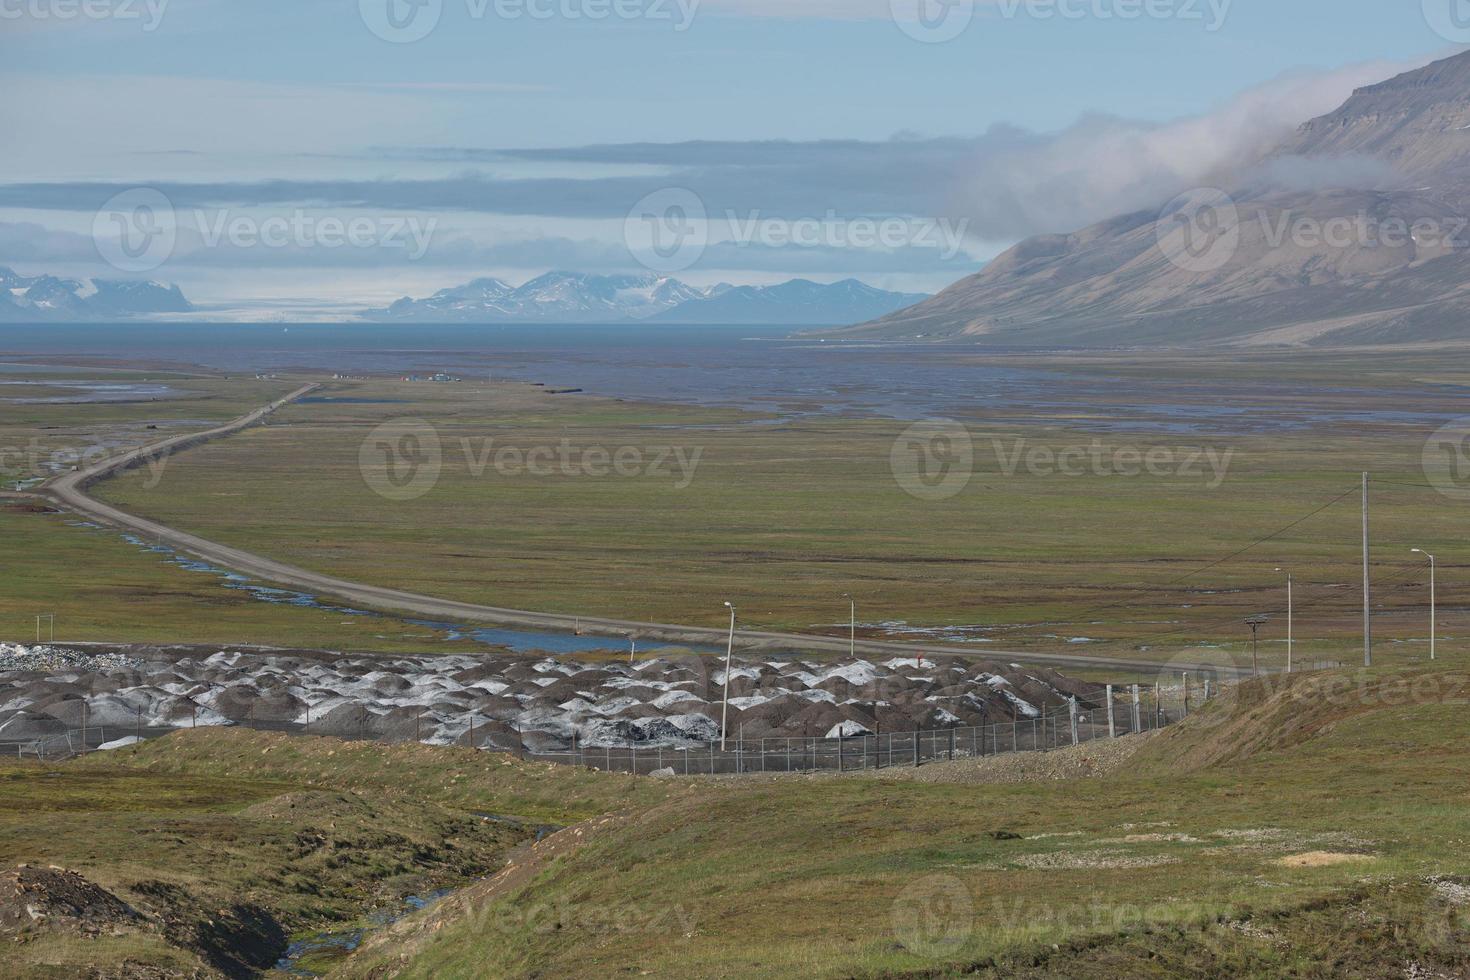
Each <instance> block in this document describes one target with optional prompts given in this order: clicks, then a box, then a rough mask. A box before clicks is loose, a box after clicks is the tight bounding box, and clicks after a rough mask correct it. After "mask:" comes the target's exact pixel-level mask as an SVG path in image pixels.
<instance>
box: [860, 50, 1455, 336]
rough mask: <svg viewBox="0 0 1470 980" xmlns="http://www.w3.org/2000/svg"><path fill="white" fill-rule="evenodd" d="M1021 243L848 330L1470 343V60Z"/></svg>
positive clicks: (1379, 89) (1371, 95) (1380, 88)
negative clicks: (1166, 195)
mask: <svg viewBox="0 0 1470 980" xmlns="http://www.w3.org/2000/svg"><path fill="white" fill-rule="evenodd" d="M1220 183H1221V185H1222V186H1221V188H1219V189H1201V190H1200V191H1197V192H1194V193H1192V194H1189V195H1186V196H1184V197H1182V198H1180V199H1176V200H1175V201H1173V202H1170V203H1169V204H1167V205H1165V206H1164V207H1163V208H1162V209H1161V210H1149V211H1143V212H1136V213H1133V214H1128V215H1123V216H1120V217H1117V218H1114V219H1111V220H1109V221H1105V222H1102V223H1100V224H1097V225H1094V226H1092V227H1090V228H1086V229H1083V230H1081V231H1078V232H1075V233H1072V234H1058V235H1048V236H1041V237H1037V238H1032V239H1029V240H1027V241H1024V242H1021V243H1020V244H1018V245H1017V246H1015V247H1014V248H1012V249H1011V250H1010V251H1008V252H1007V253H1005V254H1004V255H1002V256H1000V257H999V258H997V259H996V260H995V261H994V262H992V263H991V264H990V265H989V266H987V267H986V268H985V269H984V270H983V271H981V272H980V273H978V274H976V275H974V276H971V277H969V278H967V279H964V280H962V281H961V282H958V283H956V284H955V285H953V286H951V287H950V288H949V289H946V290H944V291H943V292H941V293H940V294H939V295H937V296H935V297H934V298H933V299H931V300H929V301H927V302H925V303H921V304H919V305H917V306H914V307H912V308H909V309H905V310H902V311H899V312H897V313H895V314H892V315H890V316H888V317H884V318H882V319H880V320H876V321H873V322H870V323H867V324H864V325H861V326H859V327H855V328H852V329H851V330H850V331H848V333H849V334H853V335H859V336H871V337H881V338H888V339H915V338H919V339H925V340H945V339H962V340H973V341H978V342H983V343H987V344H998V345H1017V346H1033V345H1079V346H1112V345H1134V344H1139V345H1190V344H1197V343H1250V344H1272V343H1291V344H1363V343H1406V342H1422V341H1445V340H1459V339H1466V338H1470V326H1467V324H1470V289H1467V287H1466V284H1467V282H1470V220H1467V217H1466V215H1467V213H1470V53H1467V54H1462V55H1458V56H1456V57H1454V58H1450V59H1448V60H1445V61H1441V62H1437V63H1435V64H1432V65H1429V66H1427V67H1425V68H1422V69H1419V70H1417V71H1413V72H1408V73H1406V74H1404V75H1401V76H1399V77H1397V78H1393V79H1390V80H1388V81H1386V82H1383V83H1381V84H1379V85H1374V86H1370V87H1367V88H1364V89H1360V90H1358V91H1357V92H1356V93H1354V95H1353V96H1352V98H1350V99H1349V100H1348V101H1347V102H1346V103H1345V104H1344V105H1343V106H1342V107H1341V108H1339V109H1338V110H1337V111H1336V112H1333V113H1330V114H1329V115H1326V116H1323V117H1321V118H1319V119H1315V120H1312V121H1310V122H1308V123H1306V124H1305V125H1303V126H1302V127H1301V128H1300V129H1299V130H1298V132H1297V133H1296V134H1295V135H1294V136H1293V137H1292V138H1291V139H1290V140H1288V141H1287V142H1286V143H1285V144H1283V145H1281V146H1280V147H1278V148H1276V149H1275V150H1274V151H1272V152H1271V153H1269V154H1267V155H1266V156H1265V158H1263V159H1262V160H1260V161H1259V162H1258V163H1257V164H1256V165H1255V166H1253V167H1251V168H1250V169H1249V170H1247V171H1245V172H1241V173H1238V174H1234V175H1230V176H1229V177H1227V178H1226V179H1223V180H1222V181H1220Z"/></svg>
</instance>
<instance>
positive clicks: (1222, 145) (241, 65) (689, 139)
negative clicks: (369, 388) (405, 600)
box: [0, 0, 1470, 311]
mask: <svg viewBox="0 0 1470 980" xmlns="http://www.w3.org/2000/svg"><path fill="white" fill-rule="evenodd" d="M1465 43H1470V2H1467V0H1395V2H1393V3H1385V2H1384V0H0V86H3V91H4V93H5V96H4V98H3V99H0V133H3V134H4V141H5V149H4V152H3V154H0V265H7V266H10V267H12V268H14V269H15V270H17V271H18V272H20V273H22V274H26V275H34V274H39V273H52V274H58V275H67V276H74V277H79V278H80V277H90V276H103V277H109V278H148V279H156V280H161V281H167V282H177V283H178V284H180V286H181V287H182V288H183V289H184V291H185V293H186V294H187V295H189V296H190V298H191V299H194V300H196V301H198V302H202V303H205V304H213V305H215V306H216V307H218V308H220V309H238V310H246V309H249V310H255V311H260V310H276V311H279V309H281V308H288V309H293V310H310V309H320V310H327V311H331V310H346V309H351V308H355V307H361V306H364V305H375V304H385V303H387V302H390V301H391V300H393V299H395V298H397V297H400V296H404V295H413V296H422V295H426V294H428V293H431V292H433V291H434V290H437V289H440V288H443V287H447V286H451V285H455V284H458V283H462V282H465V281H467V280H470V279H473V278H476V277H479V276H496V277H499V278H503V279H506V280H507V281H509V282H511V283H520V282H522V281H525V280H527V279H529V278H532V277H533V276H535V275H538V274H540V273H542V272H545V271H548V270H551V269H566V270H571V271H579V272H589V273H637V274H657V275H664V274H668V275H674V276H677V277H678V278H680V279H683V280H685V281H687V282H690V283H694V284H699V285H707V284H712V283H715V282H720V281H729V282H737V283H745V282H752V283H768V282H779V281H784V280H785V279H789V278H793V277H796V276H802V277H807V278H812V279H817V280H820V281H832V280H837V279H841V278H846V277H849V276H852V277H857V278H861V279H863V280H865V281H867V282H870V283H872V284H874V285H878V286H882V287H886V288H894V289H903V290H910V291H936V290H938V289H940V288H942V287H943V286H945V285H947V284H948V283H950V282H953V281H955V280H957V279H959V278H962V277H963V276H965V275H968V274H970V273H972V272H974V271H976V270H977V269H979V268H980V267H982V266H983V264H984V262H985V261H987V260H988V259H990V258H992V257H994V256H995V255H997V254H999V253H1000V252H1001V251H1003V250H1004V249H1005V248H1007V247H1009V246H1010V245H1012V244H1014V243H1015V242H1016V241H1018V240H1020V239H1022V238H1025V237H1027V236H1029V235H1033V234H1038V233H1046V232H1067V231H1072V230H1076V229H1077V228H1080V227H1085V226H1086V225H1087V224H1089V223H1091V222H1094V221H1098V220H1102V219H1104V218H1106V217H1109V216H1112V215H1115V214H1118V213H1122V212H1125V211H1129V210H1137V209H1140V208H1146V207H1157V206H1158V205H1159V204H1162V203H1163V202H1164V201H1167V200H1168V199H1170V198H1172V197H1173V196H1175V195H1176V194H1178V193H1179V192H1181V191H1183V190H1187V189H1190V188H1193V187H1199V186H1208V185H1209V182H1210V180H1211V178H1212V176H1215V175H1218V174H1219V173H1220V172H1221V171H1222V169H1226V168H1229V167H1231V166H1235V165H1238V164H1239V163H1241V162H1242V161H1244V160H1249V159H1250V158H1252V156H1253V155H1255V154H1259V153H1260V152H1262V151H1263V150H1264V149H1266V148H1268V147H1269V146H1270V145H1271V144H1272V143H1273V142H1274V141H1275V140H1277V139H1279V138H1281V136H1282V135H1283V134H1285V133H1287V132H1289V131H1290V129H1291V128H1292V127H1294V126H1295V125H1297V124H1299V123H1301V122H1303V121H1305V120H1306V119H1308V118H1311V117H1312V116H1315V115H1319V114H1321V113H1324V112H1327V111H1330V110H1331V109H1333V108H1335V107H1336V106H1337V105H1338V104H1340V103H1341V102H1342V100H1343V99H1344V98H1346V97H1347V96H1348V95H1349V94H1350V93H1351V91H1352V89H1353V88H1354V87H1356V86H1359V85H1363V84H1368V83H1371V82H1373V81H1377V80H1380V79H1382V78H1386V77H1389V76H1391V75H1393V74H1395V73H1397V72H1400V71H1404V70H1408V69H1411V68H1414V67H1417V66H1419V65H1422V64H1425V63H1427V62H1428V61H1430V60H1433V59H1435V58H1438V57H1444V56H1447V55H1450V54H1453V53H1456V52H1457V51H1459V50H1461V48H1460V45H1462V44H1465ZM164 232H166V234H165V233H164ZM138 236H142V237H138ZM144 245H146V246H147V247H143V246H144Z"/></svg>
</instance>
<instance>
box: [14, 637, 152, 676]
mask: <svg viewBox="0 0 1470 980" xmlns="http://www.w3.org/2000/svg"><path fill="white" fill-rule="evenodd" d="M142 665H143V662H142V661H141V660H135V659H134V658H132V657H127V656H124V655H123V654H120V653H85V652H82V651H80V650H67V649H65V648H64V647H53V646H33V647H26V646H21V645H19V644H16V643H0V673H4V672H8V671H25V670H30V671H42V672H47V671H72V670H77V671H100V672H103V673H105V672H107V671H110V670H128V669H132V668H136V667H141V666H142Z"/></svg>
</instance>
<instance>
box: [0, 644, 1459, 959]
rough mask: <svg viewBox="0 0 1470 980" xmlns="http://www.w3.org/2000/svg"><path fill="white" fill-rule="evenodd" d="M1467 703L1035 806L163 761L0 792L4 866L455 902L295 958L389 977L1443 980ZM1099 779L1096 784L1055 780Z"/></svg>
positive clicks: (1237, 709) (232, 743) (370, 763)
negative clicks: (486, 816) (327, 954)
mask: <svg viewBox="0 0 1470 980" xmlns="http://www.w3.org/2000/svg"><path fill="white" fill-rule="evenodd" d="M1467 698H1470V675H1467V674H1466V673H1465V672H1463V671H1460V670H1458V669H1457V668H1456V667H1454V666H1453V665H1441V666H1439V667H1437V668H1433V669H1424V668H1419V669H1414V670H1411V671H1403V670H1390V669H1377V670H1375V671H1371V672H1361V671H1355V672H1325V673H1317V674H1311V675H1298V676H1296V677H1294V678H1291V679H1286V678H1282V677H1277V678H1272V679H1269V680H1265V681H1257V682H1251V683H1249V684H1246V685H1243V686H1242V687H1241V688H1239V689H1238V690H1237V691H1235V692H1234V693H1233V694H1232V695H1231V696H1228V697H1225V698H1222V699H1220V700H1217V701H1214V702H1212V703H1211V704H1210V706H1209V707H1207V708H1206V709H1204V710H1202V711H1200V712H1198V713H1196V714H1195V715H1194V716H1193V717H1192V718H1191V719H1189V720H1188V721H1186V722H1184V723H1183V724H1181V725H1179V726H1177V727H1175V728H1171V729H1168V730H1166V731H1165V732H1163V733H1160V734H1158V735H1154V736H1149V737H1144V738H1142V739H1137V738H1133V737H1130V738H1127V739H1123V740H1121V741H1120V742H1118V743H1113V744H1110V745H1096V744H1094V745H1084V746H1082V747H1081V748H1080V749H1065V750H1061V751H1060V752H1058V753H1054V754H1048V755H1045V756H1038V757H1032V758H1035V759H1038V760H1039V765H1040V767H1041V769H1042V770H1043V771H1051V772H1053V773H1055V774H1057V776H1056V777H1054V778H1045V777H1043V776H1036V775H1033V776H1030V777H1028V778H1025V779H1022V780H1021V781H993V780H991V779H990V778H989V777H988V776H987V774H988V773H992V772H994V773H999V772H1003V771H1004V766H1005V764H1006V762H1007V759H1006V758H1004V757H1002V758H999V759H994V758H992V759H988V760H980V761H978V762H968V761H960V762H956V763H940V764H935V765H932V766H926V767H925V768H924V769H921V770H918V771H917V773H916V774H915V773H914V772H913V771H912V770H902V771H891V770H890V771H886V772H884V773H880V774H876V775H875V774H873V773H852V774H849V775H847V776H841V777H839V776H836V775H826V776H821V777H806V776H803V777H770V778H764V777H749V778H739V779H735V778H709V777H695V778H693V779H688V780H686V779H673V780H669V781H660V780H654V779H649V778H636V779H635V778H633V777H629V776H625V775H615V774H603V773H597V772H594V771H586V770H573V769H567V768H555V767H550V766H544V765H525V764H522V763H520V762H518V761H516V760H514V759H510V758H506V757H502V756H498V755H488V754H483V753H473V752H470V751H467V750H462V749H448V748H439V747H429V746H380V745H374V744H369V743H344V742H339V741H336V740H333V739H326V738H299V737H298V738H292V737H288V736H283V735H274V734H266V733H258V732H246V731H228V730H218V731H208V732H205V731H200V732H180V733H177V734H175V735H172V736H170V737H168V738H165V739H161V740H158V741H155V742H151V743H148V744H146V745H144V746H142V747H140V748H136V749H125V750H120V751H115V752H111V753H103V754H99V755H94V756H91V757H89V758H87V759H85V760H75V761H72V762H68V763H62V764H58V765H54V766H48V767H38V766H34V765H16V764H10V765H5V766H0V782H3V784H4V788H5V790H6V792H5V794H4V796H5V802H4V803H3V805H0V862H3V863H5V864H11V863H15V862H30V863H32V864H35V865H40V866H43V867H44V866H46V865H47V864H55V865H60V866H65V867H67V868H70V869H73V870H76V871H78V872H80V873H82V874H84V875H86V876H87V878H88V879H89V880H92V881H94V882H96V883H98V884H100V885H102V886H103V887H106V888H108V889H109V890H112V891H113V892H114V893H115V894H117V895H119V896H120V897H122V898H123V899H124V900H126V901H129V902H131V903H134V904H136V905H137V906H139V907H141V908H143V909H146V910H148V911H149V912H150V913H158V914H162V915H165V916H173V917H174V919H176V920H177V921H178V922H180V923H189V922H194V923H195V924H196V925H197V921H196V919H197V917H198V916H199V915H201V914H203V913H204V912H205V911H206V910H209V909H216V912H215V913H214V914H215V915H217V916H220V917H221V919H222V920H223V921H230V920H229V919H228V918H227V916H226V912H229V914H230V915H236V916H238V915H240V914H241V912H240V910H241V909H244V908H247V907H248V908H254V909H256V910H259V911H261V912H263V914H265V915H268V916H269V917H270V920H271V921H273V922H275V923H277V924H278V925H279V926H280V927H281V928H282V929H284V930H285V931H286V932H288V933H289V934H292V935H309V934H311V933H312V932H314V931H315V930H317V929H321V928H323V927H328V928H330V927H333V926H334V925H341V924H344V923H345V924H351V923H354V922H357V921H359V920H360V918H361V917H362V916H363V914H364V912H365V911H366V910H367V909H370V908H375V907H385V906H386V907H391V906H392V905H393V902H394V900H395V897H396V896H399V895H403V894H411V893H414V892H415V891H416V890H420V889H423V888H426V887H428V886H429V885H431V884H435V883H438V884H451V885H455V884H458V885H460V886H462V887H461V888H460V890H459V891H458V892H457V893H456V894H455V895H453V896H452V897H451V898H449V899H447V900H445V901H444V902H442V903H440V904H437V905H433V906H431V907H430V908H428V909H427V910H425V911H423V912H420V913H416V914H414V915H410V916H408V917H407V918H404V919H403V920H402V921H400V922H398V923H396V924H392V925H389V926H386V927H383V928H380V929H377V930H374V931H371V932H370V933H369V936H368V940H367V943H366V945H365V946H364V948H363V949H362V950H361V951H360V952H358V953H356V954H355V955H353V956H352V957H350V958H348V959H346V960H345V962H344V961H342V960H341V959H340V957H338V958H327V959H325V960H316V961H313V968H315V969H318V970H319V971H324V970H326V969H333V968H334V972H333V974H332V975H334V976H344V977H373V978H377V980H384V978H389V977H435V978H461V977H463V978H471V977H473V978H481V977H524V976H538V977H543V978H558V977H581V976H588V975H594V974H595V975H599V976H610V975H623V974H632V975H638V976H651V977H715V976H742V977H745V976H749V977H787V976H793V975H801V976H813V977H879V976H882V977H896V976H915V977H918V976H924V977H936V976H954V975H961V974H963V975H973V974H979V975H983V976H997V977H1000V976H1038V977H1040V976H1059V975H1060V976H1075V977H1099V978H1101V977H1109V976H1121V975H1126V976H1179V975H1193V976H1220V975H1231V976H1250V977H1276V976H1283V975H1290V976H1304V977H1337V976H1362V977H1381V976H1406V975H1407V976H1460V975H1463V973H1464V971H1465V970H1466V969H1470V856H1467V852H1466V850H1465V846H1464V844H1465V841H1466V840H1467V839H1470V811H1467V810H1466V808H1465V806H1464V795H1465V790H1464V787H1465V784H1466V780H1467V778H1470V761H1467V760H1470V720H1467V716H1466V714H1465V711H1464V704H1465V702H1466V700H1467ZM1104 755H1107V756H1108V757H1109V758H1110V760H1111V761H1110V762H1109V764H1108V767H1109V768H1108V771H1107V774H1106V775H1101V776H1095V777H1084V778H1058V777H1059V776H1060V774H1061V773H1063V772H1066V771H1068V770H1067V766H1070V765H1072V764H1074V763H1079V762H1080V763H1083V764H1084V765H1085V762H1086V760H1087V759H1088V758H1089V757H1094V758H1102V757H1103V756H1104ZM1053 761H1054V762H1055V765H1053V764H1052V763H1053ZM1049 765H1051V766H1052V768H1051V769H1050V770H1047V767H1048V766H1049ZM910 775H917V776H922V777H923V778H922V779H908V778H895V776H899V777H904V776H910ZM483 813H493V814H498V815H505V816H519V817H522V818H524V821H525V824H527V825H529V824H538V823H555V824H568V825H571V826H570V827H569V829H568V830H566V831H565V832H563V833H560V834H556V835H554V836H552V837H550V838H548V839H547V840H546V841H545V842H544V844H540V845H537V846H536V847H535V848H529V849H528V848H526V847H520V848H518V849H517V850H516V851H514V852H510V851H508V848H511V847H512V846H515V845H518V844H524V843H525V842H526V841H527V839H528V838H527V835H528V831H527V830H525V829H524V828H523V827H522V828H517V827H514V826H508V825H506V824H502V823H493V822H486V821H483V820H480V819H478V818H477V817H476V816H475V815H476V814H483ZM507 855H509V856H510V858H511V861H512V864H511V865H510V867H509V869H508V870H507V871H506V872H505V873H504V874H503V875H500V876H497V877H495V878H488V879H487V878H483V877H482V875H484V874H486V873H489V872H491V871H494V870H496V869H498V868H500V866H501V864H502V862H503V861H504V859H505V857H506V856H507ZM231 910H233V911H231ZM3 911H4V908H3V902H0V912H3ZM190 916H194V917H196V919H191V918H190ZM170 921H173V920H170ZM199 935H201V934H200V933H198V932H197V931H195V932H190V931H188V930H184V931H180V929H179V928H175V929H174V930H173V931H172V932H166V933H165V934H159V933H156V932H153V931H149V930H146V929H145V930H141V931H136V932H130V933H126V934H124V935H119V936H105V937H101V938H98V939H83V938H80V937H77V936H74V935H69V934H66V933H64V932H51V931H47V930H44V929H40V930H36V931H33V932H32V933H30V934H27V941H26V942H23V943H20V944H13V945H10V946H8V947H7V949H6V952H5V953H4V959H3V962H4V963H5V964H6V966H7V967H13V968H18V969H20V970H21V972H22V973H23V975H26V976H57V977H60V976H68V975H73V974H74V973H75V972H76V971H78V970H82V969H84V968H85V967H87V966H95V965H100V964H104V963H117V962H119V961H120V960H119V959H118V958H119V957H122V956H125V957H127V958H129V959H130V960H131V961H132V962H133V963H135V964H137V965H139V967H140V968H141V967H142V966H144V965H147V966H156V967H161V968H172V969H174V970H175V971H176V972H177V973H178V974H184V973H187V971H188V969H190V968H191V967H193V966H197V964H198V963H199V962H200V957H201V956H203V955H204V954H202V953H201V952H200V951H199V949H198V948H196V947H197V945H198V944H197V943H196V942H195V941H194V939H191V938H190V937H194V938H195V939H197V937H198V936H199ZM69 971H70V972H69ZM165 975H168V974H165Z"/></svg>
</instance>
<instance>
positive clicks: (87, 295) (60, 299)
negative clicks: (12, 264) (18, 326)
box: [0, 266, 194, 323]
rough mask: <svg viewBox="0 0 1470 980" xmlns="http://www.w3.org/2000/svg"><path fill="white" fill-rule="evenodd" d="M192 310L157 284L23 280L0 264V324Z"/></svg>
mask: <svg viewBox="0 0 1470 980" xmlns="http://www.w3.org/2000/svg"><path fill="white" fill-rule="evenodd" d="M192 309H194V306H193V304H191V303H190V302H189V301H188V300H187V299H185V298H184V294H183V292H181V291H180V290H179V287H178V286H173V285H165V284H164V283H161V282H146V281H143V280H132V279H81V280H79V279H59V278H57V277H56V276H47V275H40V276H22V275H20V274H19V273H17V272H15V271H14V270H12V269H7V268H5V267H4V266H0V321H10V322H12V323H15V322H29V321H53V320H63V321H64V320H110V319H116V318H120V317H132V316H144V315H148V314H153V313H188V312H189V311H191V310H192Z"/></svg>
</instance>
